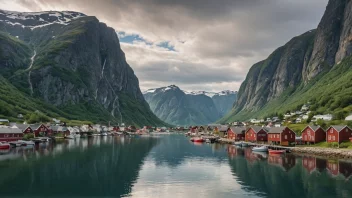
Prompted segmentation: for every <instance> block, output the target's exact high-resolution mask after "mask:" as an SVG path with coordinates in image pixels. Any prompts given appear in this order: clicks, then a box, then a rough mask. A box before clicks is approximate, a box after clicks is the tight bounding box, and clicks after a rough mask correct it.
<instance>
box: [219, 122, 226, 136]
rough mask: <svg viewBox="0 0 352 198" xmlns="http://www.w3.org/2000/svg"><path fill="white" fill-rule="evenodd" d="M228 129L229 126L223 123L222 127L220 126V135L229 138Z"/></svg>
mask: <svg viewBox="0 0 352 198" xmlns="http://www.w3.org/2000/svg"><path fill="white" fill-rule="evenodd" d="M227 129H228V127H227V126H226V125H222V126H221V127H219V137H221V138H227Z"/></svg>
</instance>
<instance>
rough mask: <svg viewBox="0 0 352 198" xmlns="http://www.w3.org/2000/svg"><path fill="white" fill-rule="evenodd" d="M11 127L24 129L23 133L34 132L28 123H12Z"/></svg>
mask: <svg viewBox="0 0 352 198" xmlns="http://www.w3.org/2000/svg"><path fill="white" fill-rule="evenodd" d="M10 125H11V128H18V129H20V130H21V131H22V133H24V134H28V133H33V130H32V129H31V127H30V126H29V125H28V124H17V123H13V124H10Z"/></svg>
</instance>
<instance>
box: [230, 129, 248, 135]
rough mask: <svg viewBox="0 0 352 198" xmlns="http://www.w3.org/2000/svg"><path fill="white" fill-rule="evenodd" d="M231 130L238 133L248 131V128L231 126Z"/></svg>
mask: <svg viewBox="0 0 352 198" xmlns="http://www.w3.org/2000/svg"><path fill="white" fill-rule="evenodd" d="M230 129H231V131H233V132H234V133H237V134H242V133H244V132H246V128H244V127H230Z"/></svg>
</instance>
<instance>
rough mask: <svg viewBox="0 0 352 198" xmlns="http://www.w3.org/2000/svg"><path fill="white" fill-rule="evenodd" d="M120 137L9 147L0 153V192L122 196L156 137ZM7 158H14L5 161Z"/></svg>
mask: <svg viewBox="0 0 352 198" xmlns="http://www.w3.org/2000/svg"><path fill="white" fill-rule="evenodd" d="M120 141H121V139H120V138H115V137H108V138H100V137H95V138H86V139H83V138H82V139H81V140H76V141H75V140H65V141H63V142H58V143H45V144H40V145H36V146H35V147H32V148H28V149H27V148H24V147H21V148H18V149H17V148H16V149H12V150H11V151H10V153H8V154H6V155H1V156H0V157H4V159H3V160H2V161H1V162H0V166H1V169H0V175H1V177H0V189H1V192H0V194H1V195H2V196H5V195H6V196H23V197H28V196H42V197H47V196H58V197H63V196H64V197H67V196H68V197H71V196H116V197H120V196H122V195H123V194H128V193H129V192H130V191H131V188H132V185H133V183H134V182H135V181H136V179H137V178H138V172H139V169H140V167H141V165H142V164H143V159H144V157H145V156H146V155H147V154H148V152H149V151H150V150H151V149H152V147H153V146H155V145H156V144H157V141H158V140H157V139H147V140H140V139H138V138H136V139H130V138H126V139H124V144H120ZM10 156H12V157H14V158H16V159H14V160H13V159H12V160H8V159H5V158H6V157H10ZM10 158H11V157H10ZM23 184H26V185H23ZM19 186H20V189H18V187H19Z"/></svg>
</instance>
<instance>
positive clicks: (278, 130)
mask: <svg viewBox="0 0 352 198" xmlns="http://www.w3.org/2000/svg"><path fill="white" fill-rule="evenodd" d="M285 128H286V127H272V128H270V129H269V131H268V133H282V132H283V130H284V129H285Z"/></svg>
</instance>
